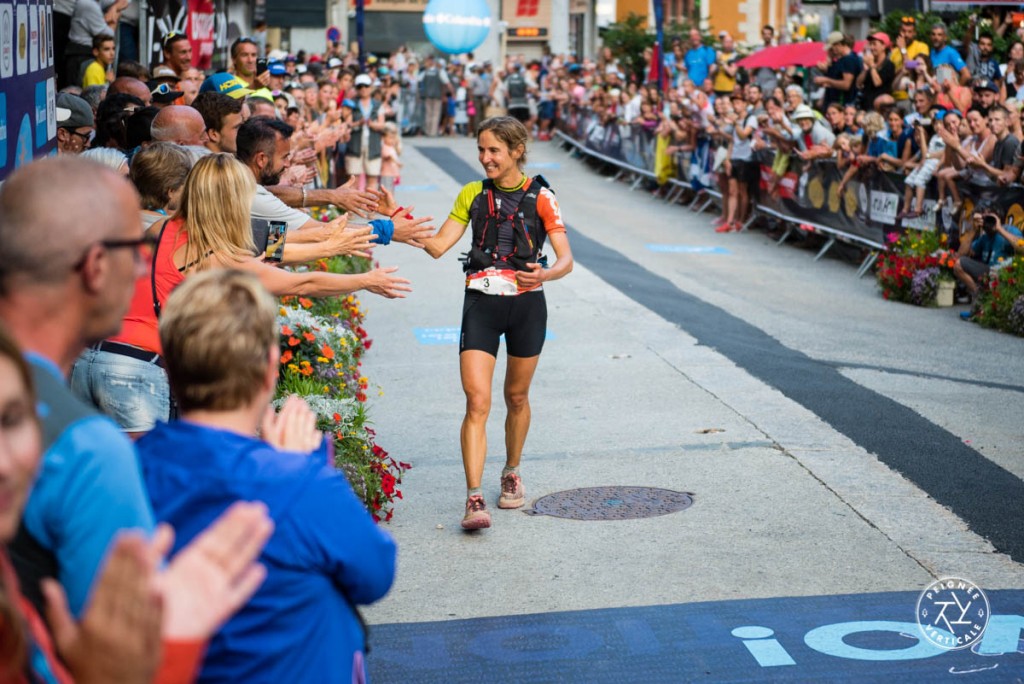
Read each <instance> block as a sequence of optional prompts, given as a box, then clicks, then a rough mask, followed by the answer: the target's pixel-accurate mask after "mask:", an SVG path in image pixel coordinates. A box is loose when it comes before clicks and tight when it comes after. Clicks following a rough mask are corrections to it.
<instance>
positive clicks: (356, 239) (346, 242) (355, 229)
mask: <svg viewBox="0 0 1024 684" xmlns="http://www.w3.org/2000/svg"><path fill="white" fill-rule="evenodd" d="M316 224H317V225H316V226H315V227H313V228H302V229H300V230H297V231H292V232H290V233H288V240H287V241H286V242H285V245H284V255H283V257H282V259H281V263H282V264H283V265H291V264H307V263H309V262H311V261H316V260H317V259H324V258H327V257H332V256H361V257H369V256H370V253H369V250H370V249H371V248H372V247H373V245H374V242H373V238H374V235H373V228H371V227H370V226H352V227H351V228H349V227H347V224H348V216H344V215H343V216H339V217H338V218H336V219H334V220H333V221H331V222H330V223H321V222H319V221H316ZM292 236H296V237H298V236H301V237H300V238H299V239H298V240H294V241H293V240H292V239H291V238H292Z"/></svg>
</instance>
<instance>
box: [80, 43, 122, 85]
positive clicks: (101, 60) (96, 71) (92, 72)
mask: <svg viewBox="0 0 1024 684" xmlns="http://www.w3.org/2000/svg"><path fill="white" fill-rule="evenodd" d="M116 52H117V51H116V49H115V47H114V38H113V36H102V35H101V36H96V37H95V38H93V39H92V56H93V60H92V61H91V62H89V64H88V66H86V67H85V73H84V74H83V76H82V87H83V88H88V87H89V86H94V85H105V84H107V83H112V82H113V81H114V56H115V54H116Z"/></svg>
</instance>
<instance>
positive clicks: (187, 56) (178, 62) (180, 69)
mask: <svg viewBox="0 0 1024 684" xmlns="http://www.w3.org/2000/svg"><path fill="white" fill-rule="evenodd" d="M161 45H162V46H163V53H164V61H163V63H162V64H159V65H157V67H156V68H154V69H153V71H154V72H156V69H158V68H159V67H161V66H164V67H170V68H171V69H173V70H174V73H175V74H177V76H178V78H181V77H183V76H184V75H185V72H186V71H187V70H188V68H189V67H191V66H192V43H191V42H190V41H189V39H188V36H187V35H185V34H184V33H178V32H177V31H171V32H170V33H168V34H167V35H166V36H164V38H163V41H161Z"/></svg>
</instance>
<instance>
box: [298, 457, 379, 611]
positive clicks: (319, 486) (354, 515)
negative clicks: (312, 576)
mask: <svg viewBox="0 0 1024 684" xmlns="http://www.w3.org/2000/svg"><path fill="white" fill-rule="evenodd" d="M328 512H329V515H328ZM288 520H289V524H291V525H292V526H293V528H294V535H295V537H296V538H297V542H298V543H299V544H301V548H303V549H304V550H305V551H306V553H308V554H309V555H310V557H311V559H312V560H313V562H314V563H315V565H316V567H318V569H319V570H320V571H321V572H323V573H325V574H326V575H327V576H329V577H331V578H332V579H333V580H334V582H335V583H336V585H337V587H338V589H339V590H340V591H342V592H344V594H345V595H346V596H347V598H348V599H349V600H350V601H351V602H353V603H356V604H368V603H372V602H374V601H376V600H377V599H380V598H382V597H383V596H384V595H385V594H386V593H387V592H388V589H390V588H391V583H392V582H393V581H394V577H395V560H396V547H395V542H394V540H393V539H392V538H391V536H390V535H389V534H388V533H387V532H385V531H384V530H383V528H381V527H379V526H377V525H376V524H375V523H374V521H373V519H372V518H371V517H370V514H369V513H368V512H367V510H366V506H365V505H364V504H363V503H362V502H361V501H359V500H358V499H357V498H356V496H355V494H354V493H353V492H352V487H351V486H350V485H349V484H348V481H347V480H346V479H345V476H344V475H343V474H342V473H341V472H339V471H337V470H334V469H333V468H323V469H322V470H321V471H320V472H319V473H318V474H317V475H316V478H315V479H314V480H313V481H312V482H310V483H309V485H308V486H307V487H306V488H305V493H304V495H303V496H302V497H300V498H299V500H298V501H296V504H295V508H294V511H293V512H292V514H291V515H289V516H288ZM289 532H292V531H291V530H289Z"/></svg>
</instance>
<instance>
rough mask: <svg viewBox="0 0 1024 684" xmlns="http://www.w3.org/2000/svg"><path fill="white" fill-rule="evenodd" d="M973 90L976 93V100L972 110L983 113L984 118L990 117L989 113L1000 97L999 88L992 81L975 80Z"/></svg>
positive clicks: (985, 79) (984, 79)
mask: <svg viewBox="0 0 1024 684" xmlns="http://www.w3.org/2000/svg"><path fill="white" fill-rule="evenodd" d="M972 90H973V91H974V99H973V103H972V104H971V109H974V110H977V111H979V112H981V115H982V116H988V115H989V112H991V111H992V107H994V106H995V104H996V98H998V97H999V86H998V85H996V83H995V81H992V80H991V79H987V78H976V79H974V82H973V85H972Z"/></svg>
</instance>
